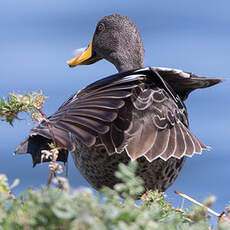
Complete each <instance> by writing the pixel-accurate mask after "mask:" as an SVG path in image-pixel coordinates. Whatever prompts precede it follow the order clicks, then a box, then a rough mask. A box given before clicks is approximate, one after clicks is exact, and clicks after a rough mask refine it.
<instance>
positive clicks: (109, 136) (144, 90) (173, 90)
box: [15, 14, 221, 191]
mask: <svg viewBox="0 0 230 230" xmlns="http://www.w3.org/2000/svg"><path fill="white" fill-rule="evenodd" d="M101 59H106V60H107V61H109V62H111V63H112V64H113V65H115V67H116V68H117V70H118V73H117V74H114V75H112V76H109V77H106V78H103V79H101V80H99V81H96V82H94V83H93V84H91V85H89V86H87V87H86V88H84V89H83V90H81V91H80V92H78V93H75V94H74V95H72V96H71V97H70V98H69V99H68V100H67V101H66V102H65V103H64V104H63V105H62V106H61V107H60V108H59V109H58V110H57V112H55V113H54V114H53V115H52V116H50V117H49V118H48V119H49V125H50V127H51V129H52V133H53V135H54V138H55V141H56V142H57V143H58V144H59V145H61V146H63V150H61V151H60V153H59V158H58V160H61V161H64V162H65V161H66V160H67V155H68V154H67V153H68V152H71V154H72V157H73V160H74V163H75V165H76V167H77V168H78V169H79V171H80V172H81V173H82V175H83V176H84V177H85V178H86V180H87V181H88V182H89V183H90V184H91V185H92V186H93V187H94V188H96V189H99V188H101V187H102V186H104V185H105V186H108V187H110V188H112V187H113V186H114V185H115V184H116V183H117V182H118V180H117V179H116V177H115V176H114V172H115V171H116V170H117V167H118V164H119V163H125V164H127V163H128V162H129V161H130V160H135V159H137V161H138V163H139V164H138V172H137V173H138V175H140V176H141V177H142V178H143V180H144V186H145V188H146V189H158V190H159V191H165V190H166V189H167V188H168V187H169V186H170V185H171V184H172V183H173V182H174V181H175V179H176V177H177V175H178V173H179V171H180V170H181V168H182V166H183V164H184V162H185V159H186V157H191V156H192V155H193V154H195V153H197V154H201V152H202V150H204V149H205V150H206V149H208V147H207V146H206V145H205V144H203V143H202V142H201V141H200V140H199V139H198V138H197V137H196V136H195V135H194V134H192V133H191V131H190V130H189V127H188V126H189V125H188V116H187V110H186V107H185V105H184V100H185V99H186V98H187V97H188V95H189V93H190V92H192V91H193V90H195V89H198V88H206V87H210V86H213V85H215V84H217V83H219V82H221V80H220V79H217V78H215V79H212V78H207V77H201V76H197V75H194V74H192V73H188V72H183V71H181V70H177V69H169V68H160V67H158V68H151V67H147V68H144V47H143V44H142V39H141V35H140V33H139V31H138V29H137V27H136V25H135V24H134V23H133V22H132V21H131V20H130V19H128V18H127V17H124V16H122V15H117V14H114V15H109V16H106V17H104V18H102V19H101V20H100V21H99V22H98V24H97V26H96V30H95V33H94V35H93V38H92V41H91V43H90V45H89V46H88V48H87V49H85V50H83V51H82V52H80V55H79V54H78V55H77V57H75V58H73V59H72V60H70V61H69V62H68V65H69V66H70V67H74V66H77V65H89V64H92V63H95V62H97V61H98V60H101ZM102 72H103V71H102ZM51 139H52V135H51V133H50V129H49V128H48V126H47V122H46V121H45V120H43V121H42V122H41V123H40V124H39V125H38V126H37V127H35V128H33V129H32V131H31V133H30V135H29V137H28V138H27V139H26V140H25V141H24V142H22V143H21V145H20V146H18V148H17V149H16V151H15V153H31V154H32V158H33V163H34V166H35V165H36V163H40V162H41V150H44V149H49V146H48V143H50V142H51Z"/></svg>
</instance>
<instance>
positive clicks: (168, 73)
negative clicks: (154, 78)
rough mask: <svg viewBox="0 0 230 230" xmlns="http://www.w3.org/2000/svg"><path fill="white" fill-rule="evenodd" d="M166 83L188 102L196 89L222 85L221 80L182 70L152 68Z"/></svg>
mask: <svg viewBox="0 0 230 230" xmlns="http://www.w3.org/2000/svg"><path fill="white" fill-rule="evenodd" d="M152 69H153V70H155V71H156V72H158V73H159V74H160V76H161V77H162V78H163V79H164V81H166V82H167V83H168V84H169V85H170V86H171V87H172V88H173V90H174V91H175V92H176V93H177V94H178V95H179V96H180V98H181V100H183V101H184V100H186V99H187V97H188V95H189V94H190V93H191V92H192V91H193V90H195V89H202V88H208V87H211V86H213V85H216V84H218V83H220V82H221V81H222V80H223V79H221V78H209V77H204V76H198V75H195V74H193V73H191V72H184V71H183V70H180V69H171V68H165V67H152Z"/></svg>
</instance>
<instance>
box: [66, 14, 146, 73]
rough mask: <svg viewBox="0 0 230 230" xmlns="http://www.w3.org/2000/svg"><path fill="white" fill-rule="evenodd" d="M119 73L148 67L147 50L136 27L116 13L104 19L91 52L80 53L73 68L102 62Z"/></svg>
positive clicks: (86, 50) (97, 31) (89, 50)
mask: <svg viewBox="0 0 230 230" xmlns="http://www.w3.org/2000/svg"><path fill="white" fill-rule="evenodd" d="M103 58H104V59H106V60H107V61H109V62H111V63H112V64H114V65H115V67H116V68H117V70H118V71H119V72H121V71H127V70H131V69H136V68H143V67H144V47H143V43H142V39H141V35H140V33H139V31H138V29H137V27H136V25H135V24H134V23H133V22H132V21H131V20H130V19H129V18H127V17H125V16H122V15H119V14H113V15H109V16H106V17H104V18H102V19H101V20H100V21H99V22H98V24H97V26H96V30H95V32H94V35H93V38H92V41H91V43H90V44H89V46H88V48H87V49H83V50H82V49H79V50H77V54H76V57H75V58H73V59H71V60H70V61H68V62H67V63H68V65H69V66H70V67H75V66H77V65H90V64H93V63H95V62H97V61H99V60H101V59H103Z"/></svg>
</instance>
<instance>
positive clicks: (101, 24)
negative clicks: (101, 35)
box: [97, 23, 105, 31]
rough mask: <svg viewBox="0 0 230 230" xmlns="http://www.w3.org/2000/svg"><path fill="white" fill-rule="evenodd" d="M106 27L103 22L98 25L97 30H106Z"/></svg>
mask: <svg viewBox="0 0 230 230" xmlns="http://www.w3.org/2000/svg"><path fill="white" fill-rule="evenodd" d="M104 29H105V25H104V24H103V23H100V24H99V25H98V27H97V30H98V31H102V30H104Z"/></svg>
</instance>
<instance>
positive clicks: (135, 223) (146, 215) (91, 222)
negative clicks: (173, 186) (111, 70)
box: [0, 162, 230, 230]
mask: <svg viewBox="0 0 230 230" xmlns="http://www.w3.org/2000/svg"><path fill="white" fill-rule="evenodd" d="M136 166H137V165H136V162H133V163H130V164H129V166H128V167H127V166H125V165H120V167H119V172H117V177H119V178H120V179H121V180H122V183H120V184H117V185H116V186H115V190H111V189H109V188H104V189H103V190H102V191H101V192H100V193H99V194H98V195H97V196H96V195H94V194H93V191H92V190H91V189H88V188H84V189H78V190H74V191H70V189H69V186H68V183H67V182H66V184H65V186H62V187H63V188H64V189H62V190H61V189H59V188H57V187H55V186H50V187H49V188H48V189H47V188H42V189H40V190H31V189H27V191H25V192H24V193H23V194H21V195H20V196H19V197H18V198H17V199H12V195H10V194H9V189H10V188H9V185H8V183H7V179H6V177H5V176H4V175H1V176H0V229H1V230H2V229H4V230H5V229H7V230H8V229H28V230H29V229H39V230H43V229H62V230H65V229H66V230H67V229H68V230H69V229H77V230H88V229H94V230H97V229H98V230H103V229H104V230H106V229H117V230H119V229H120V230H126V229H132V230H139V229H157V230H163V229H170V230H171V229H183V230H186V229H188V230H196V229H197V230H202V229H210V228H209V227H208V225H207V223H206V220H207V215H206V213H205V212H204V210H203V209H202V208H197V207H194V208H191V210H190V211H181V210H177V209H174V208H173V207H172V206H171V205H170V204H169V203H168V202H167V201H166V200H165V195H164V194H163V193H158V192H156V191H154V192H153V191H149V192H147V193H146V194H144V195H143V196H142V202H141V204H137V203H136V201H135V198H136V197H137V196H138V195H139V194H140V193H141V192H142V191H143V186H142V184H143V182H142V180H141V179H140V178H139V177H135V170H136ZM119 194H121V195H122V196H123V197H125V200H124V201H123V200H121V198H120V196H119ZM217 228H218V229H228V228H227V227H224V226H223V225H222V226H218V227H217ZM229 229H230V228H229Z"/></svg>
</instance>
